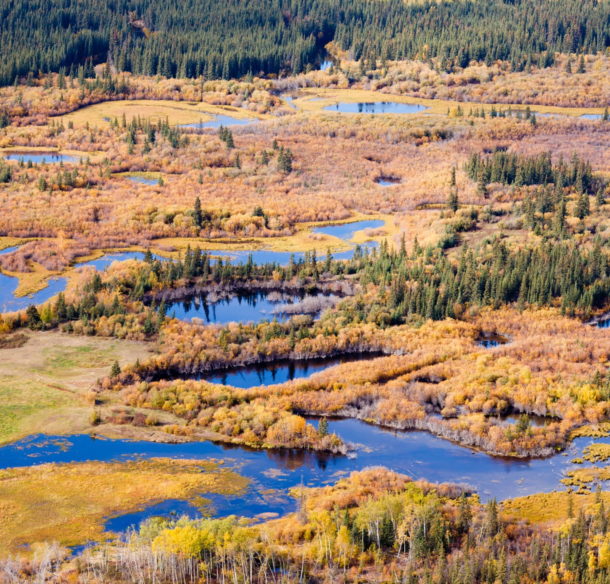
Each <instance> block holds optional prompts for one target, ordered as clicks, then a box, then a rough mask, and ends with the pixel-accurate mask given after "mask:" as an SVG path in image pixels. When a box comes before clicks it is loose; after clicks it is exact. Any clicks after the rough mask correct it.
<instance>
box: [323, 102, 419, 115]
mask: <svg viewBox="0 0 610 584" xmlns="http://www.w3.org/2000/svg"><path fill="white" fill-rule="evenodd" d="M427 109H428V108H427V107H426V106H423V105H419V104H416V103H400V102H398V101H369V102H358V103H348V102H339V103H335V104H333V105H328V106H326V107H325V108H324V110H325V111H329V112H339V113H342V114H374V115H376V114H417V113H419V112H423V111H425V110H427Z"/></svg>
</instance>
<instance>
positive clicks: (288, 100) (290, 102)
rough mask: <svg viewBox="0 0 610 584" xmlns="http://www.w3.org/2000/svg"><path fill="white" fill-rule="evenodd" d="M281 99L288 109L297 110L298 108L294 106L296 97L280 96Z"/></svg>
mask: <svg viewBox="0 0 610 584" xmlns="http://www.w3.org/2000/svg"><path fill="white" fill-rule="evenodd" d="M280 97H281V98H282V100H283V101H284V103H285V104H286V105H287V106H288V107H291V108H292V109H297V106H296V105H294V97H292V96H291V95H280Z"/></svg>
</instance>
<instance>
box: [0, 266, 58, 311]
mask: <svg viewBox="0 0 610 584" xmlns="http://www.w3.org/2000/svg"><path fill="white" fill-rule="evenodd" d="M67 284H68V280H67V279H66V278H51V279H50V280H49V281H48V284H47V287H46V288H43V289H42V290H40V291H38V292H36V293H34V294H30V295H29V296H22V297H20V298H17V297H16V296H15V290H17V286H18V285H19V280H18V279H17V278H13V277H12V276H7V275H6V274H2V273H0V312H13V311H15V310H24V309H25V308H27V307H28V306H30V304H42V303H43V302H46V301H47V300H49V298H52V297H53V296H55V295H56V294H59V293H60V292H63V291H64V290H65V289H66V285H67Z"/></svg>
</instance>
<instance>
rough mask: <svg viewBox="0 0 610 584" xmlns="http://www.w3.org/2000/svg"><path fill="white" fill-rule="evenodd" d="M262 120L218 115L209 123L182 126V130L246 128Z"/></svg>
mask: <svg viewBox="0 0 610 584" xmlns="http://www.w3.org/2000/svg"><path fill="white" fill-rule="evenodd" d="M258 121H260V120H258V119H256V118H234V117H232V116H225V115H217V116H214V118H213V119H212V120H210V121H208V122H197V123H194V124H181V125H180V126H179V127H180V128H196V129H198V130H204V129H206V128H220V126H224V127H225V128H228V127H230V126H246V125H248V124H254V123H256V122H258Z"/></svg>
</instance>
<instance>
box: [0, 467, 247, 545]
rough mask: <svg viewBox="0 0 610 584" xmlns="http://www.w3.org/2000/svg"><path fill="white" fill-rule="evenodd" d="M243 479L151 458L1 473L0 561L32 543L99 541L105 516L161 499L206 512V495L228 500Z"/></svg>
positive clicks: (103, 536)
mask: <svg viewBox="0 0 610 584" xmlns="http://www.w3.org/2000/svg"><path fill="white" fill-rule="evenodd" d="M246 486H247V480H246V479H244V478H242V477H241V476H240V475H238V474H237V473H235V472H233V471H232V470H230V469H229V468H227V467H224V466H223V465H222V464H221V462H218V461H210V460H208V461H197V460H173V459H167V458H156V459H150V460H140V461H129V462H111V463H101V462H84V463H75V464H43V465H39V466H35V467H29V468H13V469H8V470H3V471H0V511H1V515H2V517H3V520H2V521H1V522H0V549H1V550H2V551H1V552H0V555H5V554H7V553H10V552H14V551H16V550H18V549H19V550H20V551H23V547H22V546H23V545H26V544H27V545H28V546H31V545H32V544H35V543H36V542H42V541H58V542H59V543H60V544H62V545H65V546H74V545H80V544H84V543H87V542H90V541H93V542H96V541H102V540H104V539H106V538H107V537H108V536H107V535H106V534H105V533H104V529H103V525H104V521H105V519H106V518H108V517H112V516H117V515H121V514H124V513H129V512H132V511H137V510H140V509H143V508H144V507H146V506H149V505H152V504H154V503H157V502H160V501H162V500H165V499H186V500H189V501H191V502H192V503H194V504H196V505H205V503H206V500H205V495H206V494H211V493H214V494H224V495H234V494H238V493H240V492H242V491H243V490H244V489H245V488H246Z"/></svg>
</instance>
